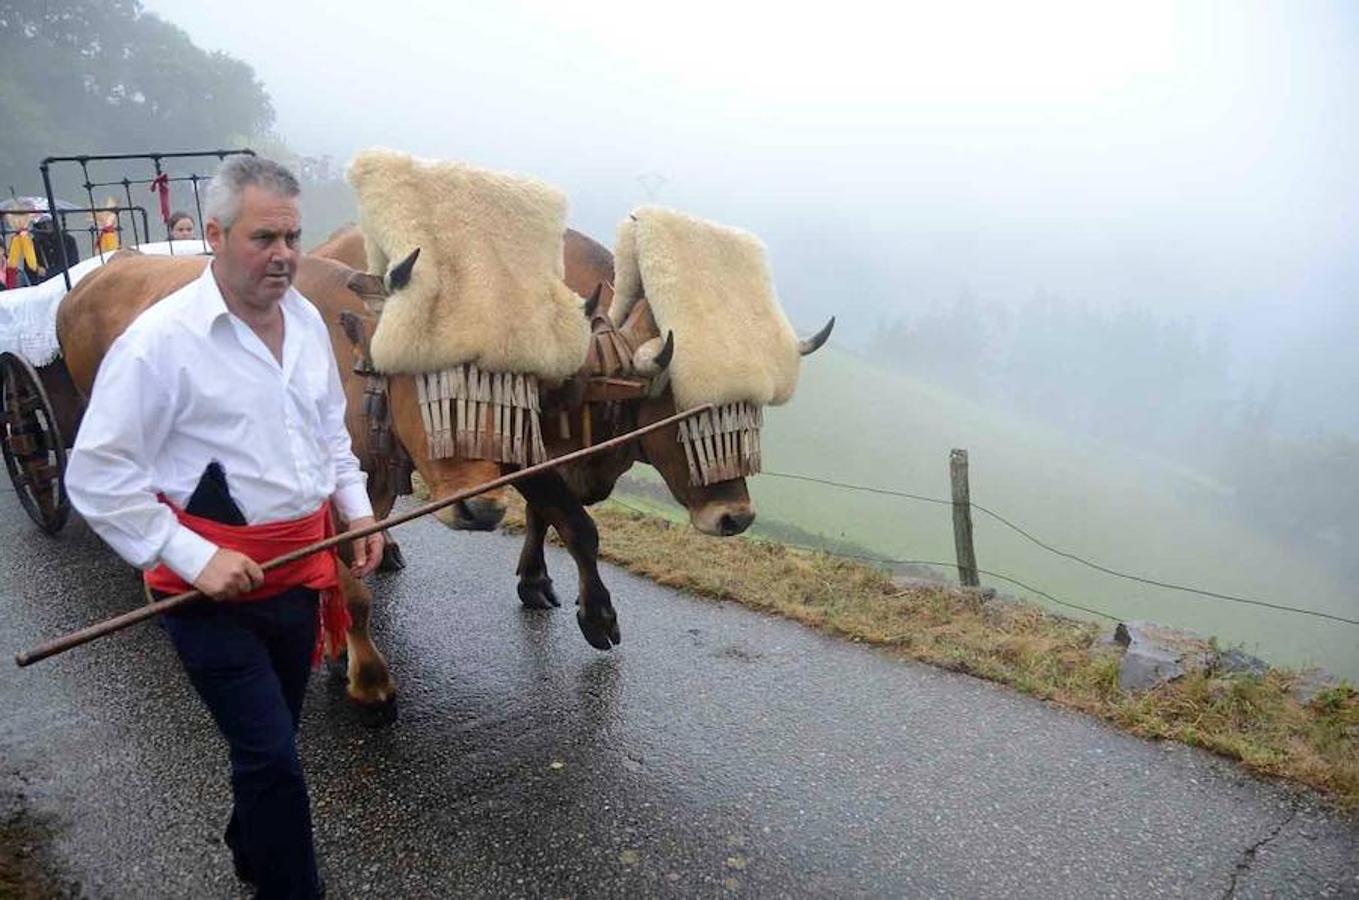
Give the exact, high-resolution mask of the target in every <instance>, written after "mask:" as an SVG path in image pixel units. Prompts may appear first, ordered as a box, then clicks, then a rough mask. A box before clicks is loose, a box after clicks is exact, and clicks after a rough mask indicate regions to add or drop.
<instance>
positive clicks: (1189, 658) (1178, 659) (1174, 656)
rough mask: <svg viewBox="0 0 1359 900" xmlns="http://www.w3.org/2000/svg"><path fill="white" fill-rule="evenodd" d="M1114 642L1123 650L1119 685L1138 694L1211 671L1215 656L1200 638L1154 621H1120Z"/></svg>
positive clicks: (1119, 667) (1115, 630)
mask: <svg viewBox="0 0 1359 900" xmlns="http://www.w3.org/2000/svg"><path fill="white" fill-rule="evenodd" d="M1114 643H1116V644H1118V645H1119V646H1121V647H1124V648H1126V652H1125V653H1124V654H1123V661H1122V662H1121V663H1119V666H1118V686H1119V687H1120V688H1122V689H1123V690H1125V691H1141V690H1146V689H1147V688H1151V687H1155V686H1156V685H1158V684H1162V683H1164V682H1167V681H1173V680H1175V679H1176V678H1180V677H1183V676H1184V675H1185V674H1186V673H1188V672H1192V671H1202V670H1204V669H1208V668H1211V666H1212V664H1213V662H1214V660H1215V656H1216V654H1215V653H1214V651H1213V648H1212V646H1211V645H1210V644H1209V643H1208V642H1207V641H1205V640H1204V639H1203V638H1201V637H1199V636H1198V635H1196V634H1193V633H1192V632H1189V631H1184V630H1183V629H1179V628H1170V627H1169V626H1166V625H1157V624H1156V623H1155V622H1140V621H1139V622H1120V623H1119V624H1118V627H1117V628H1116V629H1114Z"/></svg>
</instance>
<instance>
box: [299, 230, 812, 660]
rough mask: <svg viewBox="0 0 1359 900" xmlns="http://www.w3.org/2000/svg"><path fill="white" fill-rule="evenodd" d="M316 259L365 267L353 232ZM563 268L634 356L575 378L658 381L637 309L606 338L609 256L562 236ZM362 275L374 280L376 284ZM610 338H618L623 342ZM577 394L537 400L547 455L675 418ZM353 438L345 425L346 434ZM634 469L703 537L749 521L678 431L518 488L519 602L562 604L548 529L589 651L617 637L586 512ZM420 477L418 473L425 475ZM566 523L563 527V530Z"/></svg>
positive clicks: (411, 412) (402, 393)
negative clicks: (548, 555) (521, 510)
mask: <svg viewBox="0 0 1359 900" xmlns="http://www.w3.org/2000/svg"><path fill="white" fill-rule="evenodd" d="M312 253H313V255H315V256H321V257H325V258H329V259H333V260H338V261H341V262H343V263H345V264H347V265H349V266H351V267H353V268H355V269H362V268H363V267H364V266H366V264H367V259H366V255H365V252H364V246H363V235H362V234H361V233H360V232H359V230H358V229H357V228H354V227H352V226H351V227H348V228H344V229H341V230H339V231H337V232H336V233H335V234H333V235H332V236H331V237H330V238H329V239H328V240H327V241H326V242H325V243H324V244H322V245H321V246H320V247H318V248H316V249H315V250H313V251H312ZM398 268H399V267H398ZM565 269H566V276H565V280H566V284H567V286H568V287H570V288H571V289H572V290H573V291H575V292H576V293H577V294H579V295H581V296H586V295H587V294H588V295H590V297H591V300H590V301H589V302H588V303H587V306H586V315H587V316H590V317H591V320H592V326H593V327H592V331H593V332H594V335H593V339H594V341H595V344H596V348H597V347H598V345H599V344H601V343H603V342H606V341H607V342H610V343H611V344H612V346H613V347H615V348H619V347H622V348H627V349H629V350H632V351H633V352H632V353H631V355H630V358H624V359H619V358H618V356H619V354H618V353H617V349H615V350H614V351H613V353H612V355H610V354H608V353H603V354H601V353H598V352H597V349H596V350H592V354H591V359H590V360H589V361H587V363H586V367H585V368H584V369H583V370H582V372H581V373H580V374H579V376H578V378H577V379H575V380H576V381H578V382H580V383H584V382H588V381H589V380H590V379H591V377H592V376H598V375H607V374H623V375H626V376H632V377H634V378H635V379H641V380H643V381H652V380H654V379H657V378H659V377H660V375H661V374H662V372H663V370H664V368H665V366H666V365H667V363H668V361H669V354H670V351H671V349H672V346H673V345H671V344H670V343H669V341H671V340H673V337H669V336H668V339H667V340H666V341H663V340H662V337H661V335H660V333H659V329H658V328H657V325H656V321H655V319H654V318H653V316H652V314H651V312H650V308H649V307H648V305H647V303H646V301H645V300H643V301H641V302H639V303H637V304H636V305H635V306H634V307H633V309H632V310H631V312H630V313H629V315H628V318H627V321H626V322H624V323H623V325H622V326H621V327H620V328H619V329H617V331H615V330H614V329H613V327H612V325H611V324H610V322H609V319H608V315H607V313H608V307H609V304H610V303H611V302H612V299H613V288H612V284H613V275H614V272H613V255H612V254H611V253H610V252H609V251H608V250H607V249H605V248H604V247H603V246H601V245H600V244H599V243H597V242H595V241H593V240H591V239H590V238H588V237H586V236H584V235H582V234H580V233H578V232H576V231H573V230H568V231H567V232H566V236H565ZM395 271H396V270H394V272H395ZM369 277H370V278H373V279H374V280H375V281H376V276H369ZM833 326H834V319H832V320H831V321H830V322H829V323H827V325H826V326H825V327H824V328H823V329H822V330H821V331H820V332H818V333H817V334H816V335H815V336H813V337H812V338H808V339H806V340H803V341H802V342H801V344H800V346H799V349H800V351H801V352H802V353H803V355H807V354H809V353H812V352H814V351H815V350H817V349H818V348H819V347H821V345H822V344H824V343H825V342H826V340H827V338H828V337H829V336H830V332H831V329H832V327H833ZM617 338H621V342H620V341H618V340H616V339H617ZM361 343H362V338H359V339H358V340H357V341H356V343H355V346H354V348H353V350H354V353H355V355H356V357H361V356H362V355H363V353H364V350H363V348H362V347H361V346H360V344H361ZM601 357H608V358H610V359H612V360H613V361H614V366H613V369H614V370H615V371H606V372H601V371H599V370H598V366H599V364H600V359H601ZM347 377H348V376H347ZM411 381H412V378H411V377H410V376H397V375H394V376H391V377H390V379H389V382H390V386H389V391H390V392H391V410H392V428H393V431H394V432H395V436H396V438H397V439H398V441H399V442H400V443H401V444H402V445H403V446H404V447H405V448H406V450H407V452H409V453H410V454H411V455H412V457H413V458H416V462H417V465H419V458H418V457H419V455H420V454H422V453H423V448H424V446H425V443H426V441H425V431H424V424H423V420H422V418H421V416H420V412H419V408H418V406H417V405H416V404H415V402H414V399H413V398H414V393H415V391H414V388H413V387H411V386H410V384H409V382H411ZM578 386H579V385H578ZM357 393H358V391H357V390H356V389H353V388H350V389H348V394H349V396H350V398H351V401H352V399H353V397H354V396H356V394H357ZM651 393H655V396H650V395H649V394H651ZM573 395H574V396H575V397H576V399H577V402H576V403H574V404H573V403H572V400H571V398H572V397H573ZM580 396H581V392H580V391H573V390H572V389H571V385H570V384H569V383H568V386H567V387H566V388H564V389H563V390H560V391H556V392H552V393H551V394H549V396H548V397H547V398H546V399H545V401H544V408H543V422H544V426H543V432H544V443H545V446H546V450H547V453H548V456H549V457H558V456H562V455H564V454H566V453H569V452H571V451H573V450H577V449H580V448H581V447H583V446H586V444H587V442H589V441H591V440H592V439H600V440H602V439H607V438H610V437H614V436H616V435H618V434H622V433H625V432H626V431H630V430H632V429H634V428H637V427H641V426H644V425H649V424H651V423H653V422H656V421H659V420H661V419H663V418H666V417H667V416H671V415H674V414H675V412H676V408H675V401H674V397H673V395H672V394H671V392H670V391H669V389H668V388H663V389H661V390H659V391H656V392H650V391H647V392H641V393H639V394H638V395H637V396H635V397H631V398H628V399H624V400H622V401H621V402H618V401H610V402H607V403H606V402H597V403H583V404H581V403H579V398H580ZM351 406H352V403H351ZM560 418H566V419H567V421H568V422H573V423H574V427H571V428H570V429H569V431H567V430H563V429H560V428H556V427H554V423H555V422H557V421H558V420H559V419H560ZM354 430H355V429H354V428H351V432H352V431H354ZM455 462H456V461H450V460H444V461H441V464H442V465H446V466H451V467H452V468H457V466H458V465H462V463H456V464H455ZM637 462H644V463H648V464H650V465H651V466H654V467H655V468H656V469H657V470H658V471H659V472H660V474H661V476H662V477H663V478H664V480H665V483H666V485H667V487H668V488H669V489H670V492H671V494H672V496H673V497H674V498H675V500H676V501H677V502H679V503H680V504H681V505H683V506H684V507H685V508H686V509H688V511H689V518H690V522H691V523H692V524H693V526H694V527H695V528H697V529H698V530H699V531H701V532H703V533H705V534H711V535H718V536H723V537H726V536H730V535H736V534H740V533H741V532H743V531H745V530H746V529H747V528H748V527H749V526H750V524H751V522H753V521H754V519H755V510H754V507H753V504H752V503H751V499H750V494H749V492H748V490H747V488H746V483H745V479H744V478H734V479H730V480H726V481H719V482H715V483H713V484H708V485H696V484H693V483H692V482H691V480H690V474H689V465H688V462H687V460H686V458H685V454H684V451H683V448H682V445H681V444H680V442H679V434H678V426H670V427H669V428H665V429H661V430H658V431H655V432H652V433H651V434H648V435H646V436H644V437H642V438H641V439H639V440H638V441H635V442H631V443H629V444H627V445H625V446H623V447H621V448H618V449H616V450H613V451H610V452H606V453H602V454H599V455H596V456H593V457H590V458H589V459H586V460H581V461H578V462H576V463H572V464H569V465H567V466H564V467H562V478H561V483H560V484H558V483H556V482H555V481H554V482H551V483H548V484H545V483H534V484H526V485H522V486H520V487H519V490H520V493H521V494H523V495H524V498H525V500H526V501H527V506H526V509H525V526H526V527H525V534H524V546H523V549H522V551H521V553H520V558H519V564H518V570H517V574H518V576H519V582H518V593H519V599H520V601H521V602H522V603H523V604H524V605H525V606H527V607H529V608H532V609H549V608H552V607H556V606H560V601H559V600H558V599H557V596H556V593H555V591H554V589H553V583H552V579H551V578H550V577H549V575H548V572H547V564H546V560H545V558H544V554H543V542H544V539H545V538H546V535H547V528H548V526H552V527H555V528H556V529H557V532H558V535H559V536H560V537H561V538H562V541H563V543H564V544H565V545H566V547H567V549H568V551H570V552H571V554H572V556H573V558H574V559H575V561H576V564H577V567H578V568H579V570H580V573H579V574H580V579H581V582H580V584H581V586H580V600H579V602H580V609H579V610H578V611H577V618H578V621H579V623H580V626H581V631H582V632H583V633H584V635H585V637H586V639H587V640H588V641H589V642H590V644H591V645H592V646H595V647H597V648H599V649H604V650H607V649H609V646H610V645H611V644H612V643H617V642H618V639H619V633H618V627H617V620H616V616H615V614H614V611H613V608H612V605H611V603H610V600H609V597H608V592H607V590H606V589H605V588H604V586H603V584H602V582H600V581H599V574H598V569H597V566H596V557H597V551H598V538H597V533H596V530H595V526H594V524H593V521H592V520H590V518H589V516H588V514H587V513H585V511H584V509H583V505H589V504H594V503H598V502H600V501H602V500H604V499H605V498H607V497H608V496H609V495H610V494H611V493H612V492H613V489H614V485H615V484H616V483H617V481H618V478H619V477H620V476H622V475H623V473H625V472H626V471H627V470H628V469H629V468H631V467H632V465H633V464H634V463H637ZM375 465H376V463H375ZM491 465H493V466H494V465H498V464H491ZM379 467H380V466H379ZM420 468H421V472H422V474H423V472H424V467H423V466H421V467H420ZM427 480H428V479H427ZM430 486H431V492H432V494H433V495H434V496H435V497H439V496H446V492H445V491H444V490H443V489H442V488H441V487H440V486H439V485H436V484H435V483H434V482H430ZM563 488H564V489H565V493H563ZM373 499H374V507H375V508H378V507H379V506H380V505H381V504H383V503H385V504H386V506H387V508H390V503H391V499H390V498H387V497H379V496H377V495H374V498H373ZM485 504H486V505H485V506H484V507H483V509H482V515H483V520H484V519H485V518H490V517H491V516H494V517H495V518H496V519H498V518H499V515H501V514H503V508H504V507H503V497H491V498H488V499H486V500H485ZM495 504H499V512H495V511H494V505H495ZM487 507H491V508H492V511H491V512H489V513H488V512H486V509H487ZM563 524H565V525H566V529H565V530H563V527H562V525H563Z"/></svg>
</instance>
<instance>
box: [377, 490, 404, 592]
mask: <svg viewBox="0 0 1359 900" xmlns="http://www.w3.org/2000/svg"><path fill="white" fill-rule="evenodd" d="M369 499H370V500H371V501H372V503H373V516H374V517H376V518H377V519H378V520H379V521H381V520H382V519H385V518H387V517H388V516H389V515H391V514H392V507H393V506H394V505H396V494H393V493H390V492H388V491H384V492H383V493H382V495H381V496H378V497H372V496H370V497H369ZM382 541H383V543H382V562H380V563H378V567H377V570H378V571H379V572H400V571H401V570H402V569H404V568H406V557H405V556H403V555H402V553H401V547H400V546H399V545H398V544H397V542H396V541H395V540H393V538H392V533H391V532H390V531H384V532H382Z"/></svg>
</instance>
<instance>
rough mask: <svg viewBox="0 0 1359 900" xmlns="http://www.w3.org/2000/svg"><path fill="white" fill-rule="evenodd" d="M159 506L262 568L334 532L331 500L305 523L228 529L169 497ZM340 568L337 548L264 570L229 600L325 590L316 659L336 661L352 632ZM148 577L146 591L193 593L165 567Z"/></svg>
mask: <svg viewBox="0 0 1359 900" xmlns="http://www.w3.org/2000/svg"><path fill="white" fill-rule="evenodd" d="M160 502H162V503H164V504H165V505H166V506H168V507H170V509H171V510H173V511H174V514H175V517H176V518H178V519H179V521H180V524H182V525H184V526H185V527H186V528H188V529H190V530H191V531H193V532H195V533H196V534H199V535H201V536H202V537H204V538H206V539H207V540H209V541H212V542H213V543H214V544H216V545H217V546H219V547H226V548H227V549H229V550H235V551H237V552H238V553H244V554H245V555H246V556H248V557H250V558H251V559H253V560H254V561H255V562H257V563H260V564H263V563H266V562H268V561H269V560H271V559H276V558H278V557H280V556H282V555H283V554H285V553H291V552H292V551H294V550H299V549H301V548H303V547H305V546H307V545H308V544H314V543H316V542H317V541H322V540H325V539H326V538H328V537H331V536H332V535H334V534H335V523H334V521H333V520H332V519H331V515H330V501H326V502H325V503H323V504H321V506H320V508H319V509H317V510H316V512H314V513H312V514H311V515H307V516H303V517H302V518H300V519H289V520H287V521H283V522H268V523H265V524H263V525H223V524H222V523H221V522H214V521H213V520H212V519H204V518H201V517H200V516H194V515H190V514H189V513H186V512H185V511H184V510H182V509H180V508H179V507H178V506H176V505H175V504H173V503H171V502H170V501H169V500H167V499H166V498H165V497H161V498H160ZM339 565H341V563H340V560H339V558H338V557H337V556H336V555H335V551H334V550H328V551H326V552H324V553H313V554H312V555H310V556H304V557H303V558H302V559H299V560H295V561H294V562H290V563H288V564H287V565H283V566H279V567H278V568H277V569H273V570H271V571H268V572H265V573H264V584H263V585H261V586H260V587H259V588H257V589H256V590H253V591H251V592H250V593H248V594H241V595H239V596H237V597H233V598H232V599H231V600H230V601H227V602H234V603H249V602H252V601H258V600H265V599H268V598H269V597H273V596H276V595H278V594H280V593H282V592H283V591H285V590H287V589H288V588H294V587H308V588H313V589H315V590H317V591H320V594H321V602H320V604H319V605H318V608H317V623H316V652H315V655H314V656H313V660H312V661H313V663H319V662H320V661H321V656H322V652H323V651H326V652H328V653H329V655H330V657H331V658H332V659H336V658H338V657H339V655H340V651H341V650H342V649H343V648H344V646H345V632H347V631H348V630H349V626H350V624H351V622H352V620H351V619H350V617H349V608H348V607H347V606H346V605H345V602H344V596H343V594H341V592H340V578H339V575H338V574H337V572H336V567H337V566H339ZM145 578H146V585H147V587H149V588H151V589H152V590H156V591H161V592H163V593H166V594H179V593H183V592H184V591H188V590H192V589H193V585H191V584H187V583H185V581H184V579H182V578H180V577H179V576H178V575H176V574H175V573H174V572H173V571H171V570H170V568H169V567H168V566H166V565H165V564H164V563H161V564H160V565H158V566H156V567H155V568H154V569H151V570H149V571H148V572H146V574H145Z"/></svg>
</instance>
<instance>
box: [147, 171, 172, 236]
mask: <svg viewBox="0 0 1359 900" xmlns="http://www.w3.org/2000/svg"><path fill="white" fill-rule="evenodd" d="M151 192H152V193H158V194H160V220H161V221H162V222H164V223H165V224H166V225H169V224H170V176H169V175H168V174H167V173H165V172H161V173H160V174H159V175H157V176H156V177H155V178H153V179H151Z"/></svg>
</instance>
